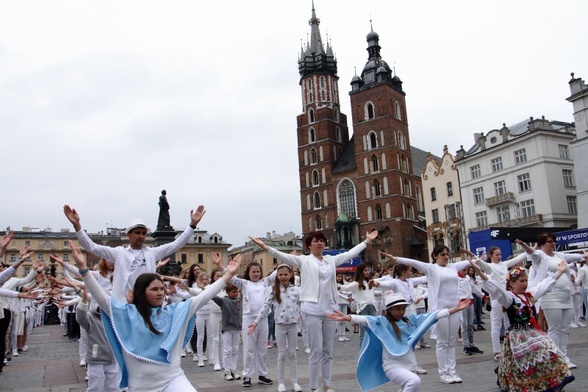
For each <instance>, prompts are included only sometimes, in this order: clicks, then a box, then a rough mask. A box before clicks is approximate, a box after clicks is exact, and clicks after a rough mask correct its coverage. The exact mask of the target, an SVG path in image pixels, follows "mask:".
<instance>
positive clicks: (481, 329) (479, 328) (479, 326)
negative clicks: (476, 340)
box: [478, 325, 486, 331]
mask: <svg viewBox="0 0 588 392" xmlns="http://www.w3.org/2000/svg"><path fill="white" fill-rule="evenodd" d="M485 330H486V328H484V327H482V326H481V325H478V331H485Z"/></svg>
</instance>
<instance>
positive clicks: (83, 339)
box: [78, 327, 88, 361]
mask: <svg viewBox="0 0 588 392" xmlns="http://www.w3.org/2000/svg"><path fill="white" fill-rule="evenodd" d="M78 344H79V346H78V354H79V355H80V361H85V360H86V352H87V346H88V332H86V330H85V329H84V328H81V327H80V340H78Z"/></svg>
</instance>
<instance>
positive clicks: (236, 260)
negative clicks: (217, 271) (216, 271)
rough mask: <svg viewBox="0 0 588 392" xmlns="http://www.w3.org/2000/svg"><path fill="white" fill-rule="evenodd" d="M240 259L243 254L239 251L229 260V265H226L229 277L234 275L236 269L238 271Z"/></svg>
mask: <svg viewBox="0 0 588 392" xmlns="http://www.w3.org/2000/svg"><path fill="white" fill-rule="evenodd" d="M242 259H243V255H241V253H239V254H238V255H237V256H235V257H234V258H233V260H231V261H230V262H229V265H227V273H229V274H230V276H231V277H232V276H233V275H235V274H236V273H237V271H239V266H241V260H242Z"/></svg>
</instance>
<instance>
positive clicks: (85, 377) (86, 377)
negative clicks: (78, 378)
mask: <svg viewBox="0 0 588 392" xmlns="http://www.w3.org/2000/svg"><path fill="white" fill-rule="evenodd" d="M88 380H89V378H88V373H86V375H85V376H84V381H88Z"/></svg>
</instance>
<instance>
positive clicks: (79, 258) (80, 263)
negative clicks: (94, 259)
mask: <svg viewBox="0 0 588 392" xmlns="http://www.w3.org/2000/svg"><path fill="white" fill-rule="evenodd" d="M68 242H69V247H70V249H71V253H72V255H73V258H74V260H75V262H76V266H77V267H78V269H79V270H85V269H87V268H88V267H87V265H86V258H85V257H84V254H83V253H82V251H81V250H80V248H78V247H77V246H76V245H75V244H74V243H73V241H72V240H68Z"/></svg>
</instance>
